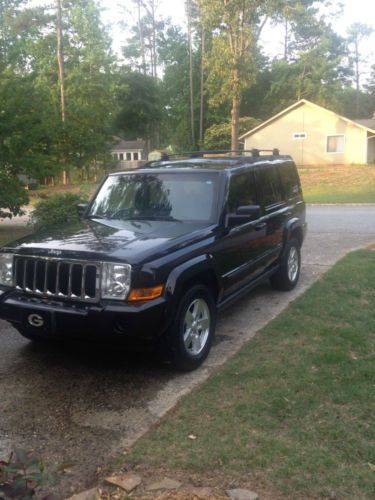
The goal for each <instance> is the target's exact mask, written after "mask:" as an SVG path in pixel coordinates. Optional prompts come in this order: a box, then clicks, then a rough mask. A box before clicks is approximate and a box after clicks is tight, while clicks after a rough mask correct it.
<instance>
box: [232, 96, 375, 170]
mask: <svg viewBox="0 0 375 500" xmlns="http://www.w3.org/2000/svg"><path fill="white" fill-rule="evenodd" d="M240 140H244V141H245V149H253V148H255V149H274V148H278V149H279V150H280V152H281V153H284V154H290V155H292V157H293V158H294V160H295V162H296V163H297V165H351V164H366V163H373V162H374V158H375V116H374V118H373V119H371V120H349V119H348V118H345V117H343V116H340V115H338V114H336V113H334V112H333V111H329V110H328V109H325V108H323V107H321V106H318V105H316V104H313V103H312V102H310V101H307V100H305V99H302V100H301V101H298V102H296V103H295V104H293V105H292V106H290V107H289V108H286V109H284V111H281V113H279V114H277V115H275V116H273V117H272V118H270V119H269V120H267V121H265V122H264V123H262V124H261V125H259V126H258V127H255V128H254V129H253V130H250V131H249V132H247V133H246V134H244V135H243V136H242V137H240Z"/></svg>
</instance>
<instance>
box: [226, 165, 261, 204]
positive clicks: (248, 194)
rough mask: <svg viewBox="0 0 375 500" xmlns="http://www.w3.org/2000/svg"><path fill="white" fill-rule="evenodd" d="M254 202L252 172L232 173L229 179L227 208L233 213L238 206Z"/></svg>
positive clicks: (254, 193)
mask: <svg viewBox="0 0 375 500" xmlns="http://www.w3.org/2000/svg"><path fill="white" fill-rule="evenodd" d="M255 204H256V191H255V181H254V174H253V172H246V173H244V174H239V175H234V176H233V177H231V179H230V185H229V197H228V209H229V212H230V213H232V214H234V213H236V210H237V208H238V207H241V206H243V205H255Z"/></svg>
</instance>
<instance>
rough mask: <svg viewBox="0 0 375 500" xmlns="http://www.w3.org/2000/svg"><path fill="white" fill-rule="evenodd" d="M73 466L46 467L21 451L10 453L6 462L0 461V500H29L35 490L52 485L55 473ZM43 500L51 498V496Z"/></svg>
mask: <svg viewBox="0 0 375 500" xmlns="http://www.w3.org/2000/svg"><path fill="white" fill-rule="evenodd" d="M72 465H73V464H64V465H59V466H52V467H51V466H50V467H48V468H47V467H46V466H45V464H43V462H41V461H40V460H39V459H38V458H36V457H35V456H33V455H32V454H31V453H30V452H27V451H25V450H22V449H18V450H15V451H14V452H12V453H11V455H10V457H9V459H8V460H1V459H0V499H1V500H7V499H17V498H18V499H21V498H22V499H24V500H26V499H29V498H32V497H34V495H35V494H36V491H35V490H36V489H38V488H40V487H43V486H45V485H49V484H54V483H55V480H56V475H57V473H61V472H64V470H65V469H68V468H69V467H72ZM43 498H53V497H52V496H51V495H46V496H43Z"/></svg>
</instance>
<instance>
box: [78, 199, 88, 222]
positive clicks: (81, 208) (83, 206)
mask: <svg viewBox="0 0 375 500" xmlns="http://www.w3.org/2000/svg"><path fill="white" fill-rule="evenodd" d="M88 206H89V205H88V203H78V205H77V214H78V217H79V218H80V219H82V217H83V216H84V214H85V212H86V210H87V207H88Z"/></svg>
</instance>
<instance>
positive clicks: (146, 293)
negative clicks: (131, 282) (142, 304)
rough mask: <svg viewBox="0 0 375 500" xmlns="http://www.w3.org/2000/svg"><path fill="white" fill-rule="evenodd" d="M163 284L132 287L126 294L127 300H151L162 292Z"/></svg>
mask: <svg viewBox="0 0 375 500" xmlns="http://www.w3.org/2000/svg"><path fill="white" fill-rule="evenodd" d="M163 290H164V285H158V286H154V287H152V288H133V290H131V291H130V293H129V295H128V301H129V302H134V301H136V300H152V299H157V298H158V297H160V295H161V294H162V293H163Z"/></svg>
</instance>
